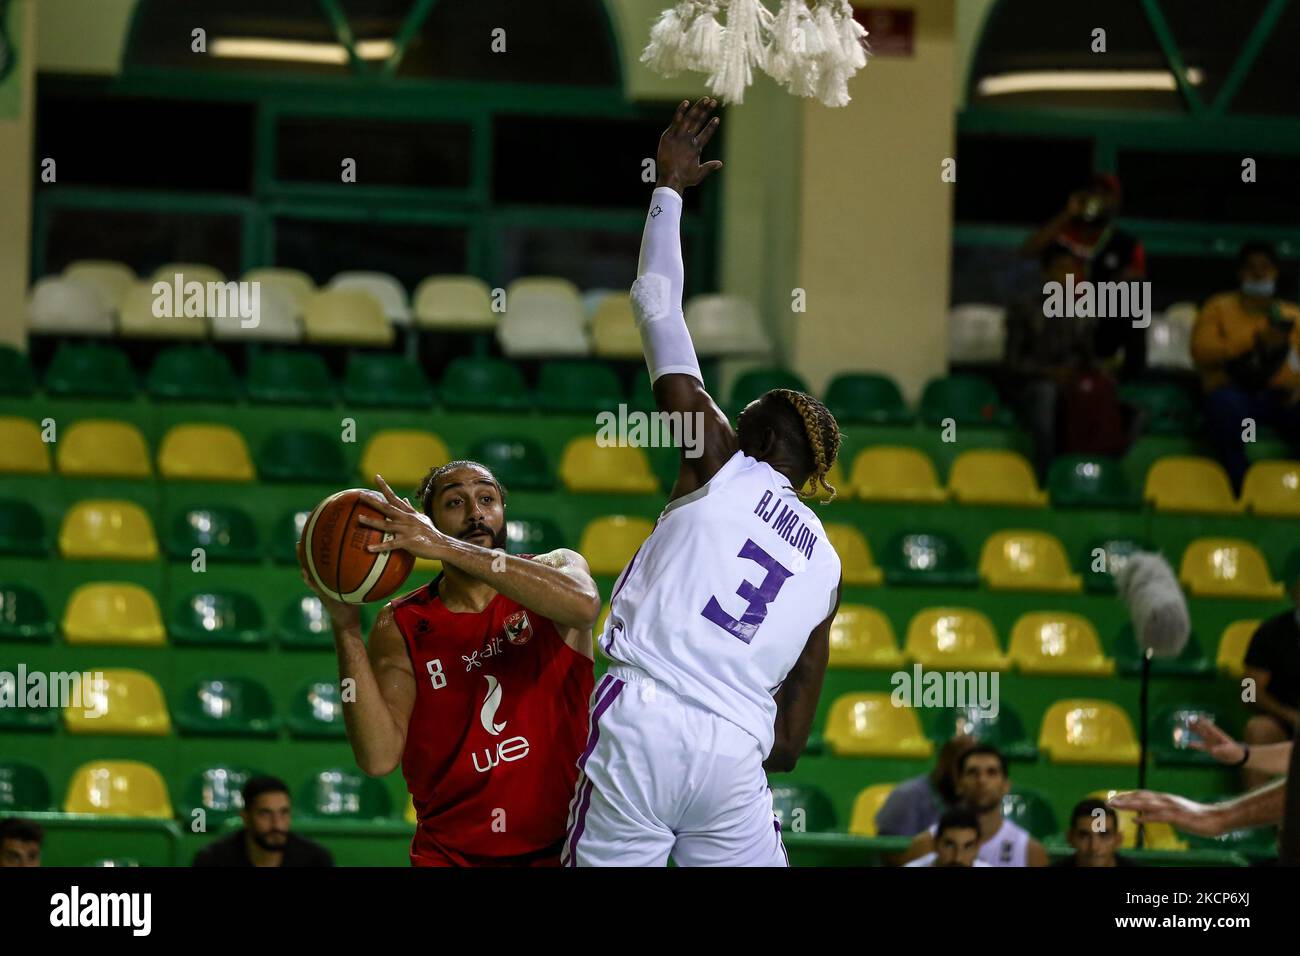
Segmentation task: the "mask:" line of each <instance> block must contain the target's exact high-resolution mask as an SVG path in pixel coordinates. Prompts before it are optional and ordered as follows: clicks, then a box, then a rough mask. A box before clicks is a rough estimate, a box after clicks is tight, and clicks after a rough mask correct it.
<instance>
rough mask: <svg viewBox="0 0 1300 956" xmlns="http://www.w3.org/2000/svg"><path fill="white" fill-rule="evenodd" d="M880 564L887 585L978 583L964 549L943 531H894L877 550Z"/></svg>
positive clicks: (968, 585) (967, 584)
mask: <svg viewBox="0 0 1300 956" xmlns="http://www.w3.org/2000/svg"><path fill="white" fill-rule="evenodd" d="M880 565H881V567H882V568H884V571H885V581H886V582H887V583H889V584H891V585H893V584H904V585H917V584H919V585H932V586H934V587H958V588H970V587H975V586H976V585H978V584H979V574H978V573H977V572H976V571H975V568H974V567H972V566H971V563H970V560H969V559H968V558H967V556H966V549H965V548H963V547H962V545H961V542H959V541H958V540H957V539H956V538H954V537H953V536H952V535H950V534H948V533H947V532H946V531H937V530H918V531H902V532H899V533H898V534H895V535H894V536H893V537H891V538H890V539H889V542H888V543H887V544H886V545H885V549H884V551H882V552H881V557H880Z"/></svg>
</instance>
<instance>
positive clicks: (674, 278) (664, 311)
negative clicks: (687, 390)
mask: <svg viewBox="0 0 1300 956" xmlns="http://www.w3.org/2000/svg"><path fill="white" fill-rule="evenodd" d="M681 222H682V197H681V196H679V195H678V194H677V191H676V190H673V189H669V188H668V187H667V186H660V187H659V188H658V189H656V190H655V191H654V193H653V195H652V196H651V197H650V211H649V213H647V214H646V220H645V232H644V233H643V234H642V236H641V259H640V262H639V263H638V265H637V280H636V282H634V283H633V284H632V312H633V314H634V315H635V316H636V327H637V331H638V332H640V333H641V347H642V348H643V349H644V350H645V361H646V367H647V368H648V369H649V370H650V381H651V382H654V381H655V380H657V379H658V378H659V377H660V376H661V375H669V374H682V375H693V376H694V377H695V378H697V379H699V380H700V381H703V380H704V378H703V376H702V375H701V374H700V363H699V360H698V359H696V357H695V346H694V345H693V344H691V333H690V332H689V331H687V329H686V316H685V314H684V313H683V312H682V287H683V285H684V282H685V270H684V269H683V267H682V241H681Z"/></svg>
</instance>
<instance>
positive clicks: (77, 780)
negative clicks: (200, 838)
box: [63, 760, 173, 820]
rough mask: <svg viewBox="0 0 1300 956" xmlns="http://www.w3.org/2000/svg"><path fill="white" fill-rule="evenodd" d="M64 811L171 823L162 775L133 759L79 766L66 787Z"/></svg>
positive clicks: (171, 814)
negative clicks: (156, 819)
mask: <svg viewBox="0 0 1300 956" xmlns="http://www.w3.org/2000/svg"><path fill="white" fill-rule="evenodd" d="M63 811H64V812H65V813H93V814H97V815H99V816H113V817H156V818H158V819H160V820H170V819H171V818H172V816H173V811H172V802H171V798H170V797H168V795H167V784H165V783H164V782H163V778H162V775H161V774H159V773H158V771H157V770H155V769H154V768H153V767H151V766H149V765H148V764H144V763H138V762H136V761H134V760H95V761H92V762H90V763H86V764H82V765H81V766H80V767H78V768H77V769H76V772H75V773H73V775H72V782H71V783H69V784H68V795H67V797H65V798H64V801H63Z"/></svg>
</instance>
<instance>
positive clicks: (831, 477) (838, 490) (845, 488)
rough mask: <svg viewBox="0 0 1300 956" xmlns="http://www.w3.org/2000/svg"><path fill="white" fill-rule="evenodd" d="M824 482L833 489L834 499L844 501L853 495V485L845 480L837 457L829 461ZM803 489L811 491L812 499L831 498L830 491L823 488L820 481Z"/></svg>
mask: <svg viewBox="0 0 1300 956" xmlns="http://www.w3.org/2000/svg"><path fill="white" fill-rule="evenodd" d="M826 483H827V484H828V485H830V486H831V487H832V488H834V489H835V500H836V501H845V500H847V499H849V498H852V497H853V485H852V484H851V483H850V482H848V481H845V479H844V470H843V469H842V468H840V463H839V459H836V460H835V461H833V462H831V467H830V470H829V471H827V472H826ZM804 490H805V491H811V492H812V500H813V501H830V500H831V493H830V492H829V491H827V490H826V489H825V488H823V487H822V486H821V484H820V483H817V484H816V485H814V486H813V487H812V488H810V489H809V488H805V489H804Z"/></svg>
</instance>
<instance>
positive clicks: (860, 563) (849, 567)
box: [823, 524, 885, 587]
mask: <svg viewBox="0 0 1300 956" xmlns="http://www.w3.org/2000/svg"><path fill="white" fill-rule="evenodd" d="M823 527H824V528H825V529H826V539H827V540H828V541H829V542H830V543H831V547H833V548H834V549H835V553H836V554H838V555H839V556H840V569H841V570H842V571H843V573H844V583H845V584H848V585H860V586H862V587H875V586H876V585H878V584H880V582H881V581H883V580H884V579H885V573H884V572H883V571H881V570H880V568H879V567H878V566H877V565H876V562H875V560H874V559H873V558H872V557H871V548H870V547H868V546H867V539H866V538H864V537H863V536H862V532H861V531H859V530H858V529H857V528H855V527H853V526H852V525H848V524H828V525H823Z"/></svg>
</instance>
